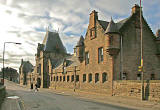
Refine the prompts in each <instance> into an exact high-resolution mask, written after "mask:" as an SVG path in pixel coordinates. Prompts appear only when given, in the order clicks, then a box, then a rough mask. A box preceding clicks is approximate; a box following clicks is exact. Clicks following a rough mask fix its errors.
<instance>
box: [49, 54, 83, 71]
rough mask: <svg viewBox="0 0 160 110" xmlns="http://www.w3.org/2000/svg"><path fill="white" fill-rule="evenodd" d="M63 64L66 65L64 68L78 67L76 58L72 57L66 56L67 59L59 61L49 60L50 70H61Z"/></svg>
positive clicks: (78, 63)
mask: <svg viewBox="0 0 160 110" xmlns="http://www.w3.org/2000/svg"><path fill="white" fill-rule="evenodd" d="M50 60H51V59H50ZM64 62H66V63H67V66H66V67H74V66H78V65H80V62H79V59H78V57H77V56H74V55H72V56H67V57H65V58H63V59H60V60H53V59H52V60H51V64H52V69H54V68H56V69H59V68H63V64H64Z"/></svg>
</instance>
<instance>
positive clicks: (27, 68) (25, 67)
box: [19, 59, 33, 85]
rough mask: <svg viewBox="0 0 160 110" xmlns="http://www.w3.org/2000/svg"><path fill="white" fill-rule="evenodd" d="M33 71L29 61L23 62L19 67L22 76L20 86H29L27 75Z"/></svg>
mask: <svg viewBox="0 0 160 110" xmlns="http://www.w3.org/2000/svg"><path fill="white" fill-rule="evenodd" d="M32 71H33V65H32V64H31V63H30V62H29V61H23V59H22V60H21V65H20V67H19V74H20V80H19V83H20V85H27V82H28V80H30V79H28V78H27V77H28V76H27V75H28V74H29V73H30V72H32Z"/></svg>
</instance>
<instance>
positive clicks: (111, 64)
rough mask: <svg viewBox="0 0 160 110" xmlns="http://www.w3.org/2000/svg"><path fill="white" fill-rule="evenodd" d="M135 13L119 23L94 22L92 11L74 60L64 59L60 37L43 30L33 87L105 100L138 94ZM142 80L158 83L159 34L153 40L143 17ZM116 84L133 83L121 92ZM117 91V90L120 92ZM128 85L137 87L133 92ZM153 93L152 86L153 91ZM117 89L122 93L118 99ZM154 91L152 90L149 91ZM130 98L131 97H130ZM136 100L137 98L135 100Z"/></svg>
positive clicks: (71, 57) (135, 9) (136, 9)
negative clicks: (99, 96) (104, 97)
mask: <svg viewBox="0 0 160 110" xmlns="http://www.w3.org/2000/svg"><path fill="white" fill-rule="evenodd" d="M139 18H140V7H139V6H138V5H135V6H134V7H133V8H132V11H131V15H130V16H129V17H128V18H126V19H123V20H121V21H118V22H116V23H115V22H114V21H113V19H111V20H110V22H107V21H103V20H99V19H98V13H97V12H96V11H95V10H94V11H92V12H91V14H90V17H89V25H88V28H87V31H86V35H85V37H83V36H81V37H80V39H79V41H78V43H77V45H76V46H75V48H74V54H73V55H70V54H67V52H66V50H65V47H64V46H63V44H62V42H61V40H60V38H59V34H58V33H56V32H50V31H48V30H47V32H46V36H45V38H44V41H43V43H42V44H38V48H37V54H36V66H35V68H34V74H36V77H34V78H35V81H37V83H39V84H40V86H41V87H47V88H48V87H49V88H54V89H58V88H59V89H60V88H63V89H64V88H66V89H74V90H76V89H79V90H83V91H90V92H96V93H105V94H112V95H113V94H121V93H123V92H124V93H125V92H126V91H130V90H131V91H132V92H129V93H128V92H127V93H126V94H129V95H133V93H134V90H135V91H138V92H137V93H140V91H141V89H140V88H141V83H140V82H139V81H138V82H137V81H136V80H141V73H140V72H139V71H138V66H140V59H141V57H140V55H141V54H140V19H139ZM142 24H143V54H144V68H143V70H144V80H160V68H159V67H160V48H159V47H160V30H158V31H157V34H156V35H154V34H153V32H152V30H151V28H150V27H149V25H148V24H147V21H146V20H145V18H144V17H143V16H142ZM119 80H127V81H128V80H133V82H134V83H135V82H137V83H136V84H133V83H130V82H129V83H127V84H126V82H125V84H126V85H127V86H126V87H123V86H122V85H123V84H122V85H121V82H116V81H119ZM158 84H159V83H158ZM119 85H121V86H119ZM133 85H137V86H136V87H133ZM154 87H156V88H157V86H154ZM122 88H126V91H123V92H121V93H119V92H118V91H121V89H122ZM153 89H154V88H153ZM133 96H136V95H135V94H134V95H133ZM137 96H138V95H137Z"/></svg>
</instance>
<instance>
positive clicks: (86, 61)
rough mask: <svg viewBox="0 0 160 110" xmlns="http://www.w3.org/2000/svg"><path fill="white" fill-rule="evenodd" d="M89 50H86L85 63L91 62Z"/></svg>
mask: <svg viewBox="0 0 160 110" xmlns="http://www.w3.org/2000/svg"><path fill="white" fill-rule="evenodd" d="M89 57H90V56H89V51H87V52H85V65H88V64H89Z"/></svg>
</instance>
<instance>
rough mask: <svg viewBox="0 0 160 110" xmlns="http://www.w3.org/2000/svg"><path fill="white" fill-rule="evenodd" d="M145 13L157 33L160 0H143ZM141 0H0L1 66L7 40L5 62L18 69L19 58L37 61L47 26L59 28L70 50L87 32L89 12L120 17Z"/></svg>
mask: <svg viewBox="0 0 160 110" xmlns="http://www.w3.org/2000/svg"><path fill="white" fill-rule="evenodd" d="M142 1H143V3H142V4H143V13H144V17H145V18H146V20H147V21H148V24H149V26H151V28H152V31H153V32H154V33H155V32H156V30H157V29H158V28H160V7H159V4H160V0H142ZM134 4H139V0H0V68H2V52H3V43H4V42H8V41H11V42H20V43H22V45H15V44H7V45H6V54H5V66H10V67H13V68H16V69H18V67H19V66H20V60H21V59H22V58H23V59H24V60H29V61H30V62H31V63H33V65H34V64H35V59H34V58H35V53H36V48H37V44H38V43H42V41H43V38H44V35H45V31H46V28H47V27H48V26H49V29H50V30H51V31H58V30H59V34H60V37H61V39H62V41H63V43H64V45H65V46H66V48H67V51H68V52H69V53H73V47H74V45H75V44H76V42H77V40H78V39H79V36H80V35H83V36H84V35H85V32H86V29H87V25H88V20H89V14H90V12H91V11H92V10H96V11H98V15H99V19H102V20H105V21H110V18H111V16H112V18H113V19H114V20H115V21H119V20H121V19H124V18H126V17H128V16H129V15H130V14H131V8H132V6H134Z"/></svg>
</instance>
